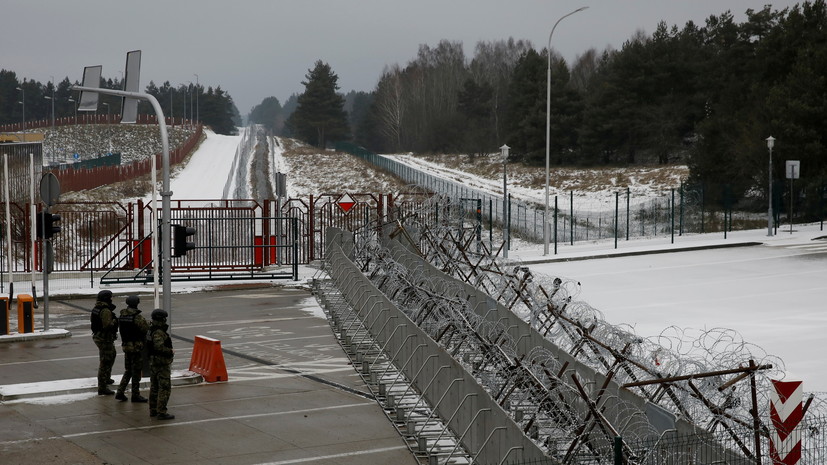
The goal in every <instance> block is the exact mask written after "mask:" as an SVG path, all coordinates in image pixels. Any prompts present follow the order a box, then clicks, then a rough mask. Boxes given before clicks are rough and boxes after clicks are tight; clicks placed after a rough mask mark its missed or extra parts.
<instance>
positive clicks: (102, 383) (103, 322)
mask: <svg viewBox="0 0 827 465" xmlns="http://www.w3.org/2000/svg"><path fill="white" fill-rule="evenodd" d="M113 310H115V305H114V304H113V303H112V292H110V291H101V292H99V293H98V300H97V302H95V307H94V308H93V309H92V340H93V341H95V345H96V346H98V354H99V358H100V363H99V364H98V394H100V395H110V394H114V393H115V392H114V391H112V390H111V389H109V387H108V385H109V384H111V383H110V378H111V377H112V365H114V364H115V357H116V356H117V352H116V351H115V339H117V338H118V319H117V318H116V317H115V314H114V313H113V312H112V311H113ZM96 319H97V320H98V321H96Z"/></svg>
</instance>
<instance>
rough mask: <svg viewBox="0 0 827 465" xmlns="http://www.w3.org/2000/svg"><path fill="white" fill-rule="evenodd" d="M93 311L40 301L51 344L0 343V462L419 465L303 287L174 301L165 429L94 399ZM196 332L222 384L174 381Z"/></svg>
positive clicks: (124, 406) (126, 406)
mask: <svg viewBox="0 0 827 465" xmlns="http://www.w3.org/2000/svg"><path fill="white" fill-rule="evenodd" d="M123 297H124V296H116V299H115V303H116V304H117V305H118V308H119V309H120V308H121V307H122V306H123ZM142 299H143V300H144V301H145V302H147V303H149V302H151V300H150V296H149V295H145V296H142ZM93 304H94V302H93V299H91V298H86V299H76V300H52V301H51V304H50V309H49V312H50V329H53V328H54V329H57V330H58V331H57V332H58V333H59V334H57V335H56V336H54V338H48V339H47V338H35V339H31V340H8V339H0V395H2V399H3V400H0V425H1V426H2V427H0V463H2V464H4V465H10V464H24V463H25V464H31V463H52V464H64V463H65V464H122V463H123V464H177V463H193V462H209V463H213V464H265V463H266V464H285V465H286V464H293V463H316V464H357V463H358V464H363V463H398V464H416V463H417V461H416V459H415V458H414V457H413V455H412V454H411V453H410V451H409V450H408V449H407V447H406V446H405V444H404V442H403V440H402V438H401V437H400V436H399V434H398V433H397V432H396V430H395V429H394V428H393V426H392V424H391V422H390V421H389V420H388V418H387V417H386V415H385V413H384V412H383V410H382V409H381V407H380V406H379V405H378V404H377V403H376V402H375V401H374V400H373V398H372V396H371V394H370V391H368V389H367V388H366V387H365V386H364V384H363V383H362V381H361V379H360V378H359V376H358V375H357V374H356V372H355V370H354V369H353V367H352V366H350V365H349V360H348V359H347V358H346V356H345V354H344V352H343V351H342V350H341V347H340V346H339V344H338V343H337V342H336V340H335V338H334V336H333V334H332V332H331V329H330V326H329V325H328V323H327V321H326V320H325V319H323V318H321V317H320V316H321V315H322V312H321V309H320V308H319V307H318V305H317V304H316V301H315V299H314V298H313V297H312V295H311V294H310V292H309V291H307V290H303V289H297V288H279V287H270V288H263V289H262V288H257V289H245V290H232V291H219V292H199V293H192V294H176V295H174V296H173V312H172V318H171V321H172V335H173V345H174V347H175V351H176V352H175V361H174V363H173V366H172V368H173V372H174V374H173V378H174V383H173V384H174V387H173V390H172V396H171V398H170V403H169V412H170V413H172V414H174V415H175V416H176V418H175V419H174V420H169V421H160V420H156V419H152V418H150V417H149V411H148V407H147V404H138V403H134V404H133V403H131V402H118V401H116V400H114V398H113V397H112V396H98V395H97V392H96V389H95V382H94V376H95V374H96V370H97V364H98V356H97V349H96V347H95V345H94V343H93V342H92V339H91V332H90V330H89V323H88V321H89V312H88V310H87V309H90V308H91V307H92V305H93ZM141 308H144V309H145V313H149V311H148V309H149V308H151V304H150V305H142V306H141ZM12 316H13V317H15V318H16V314H14V315H12ZM41 316H42V315H40V314H39V313H38V314H36V321H35V324H36V329H37V328H41V327H42V322H41V321H40V317H41ZM61 332H64V333H65V334H60V333H61ZM196 335H201V336H207V337H211V338H214V339H218V340H220V341H221V346H222V349H223V355H224V360H225V363H226V366H227V371H228V375H229V381H227V382H218V383H207V382H199V381H201V379H200V377H197V376H193V375H192V374H191V373H189V372H187V371H186V370H187V369H188V367H189V362H190V358H191V354H192V347H193V342H192V341H193V340H194V338H195V336H196ZM118 352H119V353H118V358H117V360H116V362H115V369H114V370H113V371H114V373H113V375H117V376H113V378H115V380H116V381H117V380H119V379H120V374H121V372H122V370H123V354H122V353H121V352H120V348H119V347H118ZM182 373H183V374H182ZM144 381H148V380H147V379H144ZM142 393H143V394H144V395H145V396H146V395H148V388H147V389H144V390H143V391H142Z"/></svg>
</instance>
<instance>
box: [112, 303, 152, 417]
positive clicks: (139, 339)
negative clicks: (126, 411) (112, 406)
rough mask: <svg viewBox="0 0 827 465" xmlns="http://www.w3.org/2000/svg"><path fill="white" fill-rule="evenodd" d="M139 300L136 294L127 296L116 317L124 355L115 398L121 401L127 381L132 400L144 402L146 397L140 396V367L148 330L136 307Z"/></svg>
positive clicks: (123, 398)
mask: <svg viewBox="0 0 827 465" xmlns="http://www.w3.org/2000/svg"><path fill="white" fill-rule="evenodd" d="M139 302H140V299H138V296H129V297H127V299H126V304H127V307H126V308H125V309H123V310H121V316H120V317H119V318H118V326H119V327H120V332H121V349H122V350H123V357H124V374H123V377H122V378H121V384H120V385H119V386H118V393H117V394H116V395H115V398H116V399H118V400H121V401H125V400H126V396H125V395H124V392H125V391H126V387H127V386H128V385H129V382H130V381H132V402H146V398H144V397H141V368H142V367H143V357H142V351H143V348H144V340H145V339H146V332H147V330H149V323H147V321H146V319H145V318H144V317H143V316H142V315H141V311H140V310H138V308H137V307H138V303H139Z"/></svg>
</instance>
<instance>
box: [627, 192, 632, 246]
mask: <svg viewBox="0 0 827 465" xmlns="http://www.w3.org/2000/svg"><path fill="white" fill-rule="evenodd" d="M631 197H632V193H631V189H629V186H626V240H627V241H628V240H629V217H630V216H631V215H630V213H631V212H630V206H631V205H630V204H631Z"/></svg>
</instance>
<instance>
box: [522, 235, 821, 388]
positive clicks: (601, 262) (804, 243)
mask: <svg viewBox="0 0 827 465" xmlns="http://www.w3.org/2000/svg"><path fill="white" fill-rule="evenodd" d="M780 234H781V233H780V232H779V235H780ZM814 234H815V235H816V236H818V235H819V234H818V232H817V231H816V232H815V233H814ZM532 269H533V270H536V271H539V272H541V273H544V274H547V275H560V276H567V277H571V278H573V279H576V280H578V281H580V282H581V283H582V288H581V295H580V296H579V297H578V299H579V300H583V301H585V302H588V303H589V304H590V305H591V306H592V307H594V308H597V309H598V310H601V311H602V312H603V313H604V315H605V318H606V320H607V321H608V322H610V323H614V324H619V323H625V324H629V325H631V326H633V327H634V328H635V331H636V333H637V334H639V335H641V336H654V335H657V334H660V333H661V332H662V331H663V330H664V329H666V328H668V327H669V326H673V325H674V326H677V327H680V328H692V329H697V330H704V329H713V328H730V329H735V330H736V331H738V332H739V333H740V334H741V336H742V337H743V338H744V340H745V341H746V342H748V343H752V344H755V345H757V346H759V347H761V348H763V349H764V350H765V351H766V352H767V353H768V354H770V355H775V356H778V357H780V358H781V359H782V360H783V361H784V363H785V365H786V370H787V373H788V374H789V375H790V376H792V377H793V379H801V380H803V381H804V388H805V389H806V390H807V391H822V392H824V391H827V362H825V360H824V354H825V353H827V337H825V331H827V279H825V274H827V240H810V238H809V237H807V238H801V239H799V240H798V241H784V242H779V243H775V242H772V243H770V245H759V246H752V247H736V248H729V249H713V250H699V251H692V252H679V253H663V254H656V255H640V256H630V257H617V258H605V259H593V260H582V261H571V262H561V263H549V264H542V265H532Z"/></svg>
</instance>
